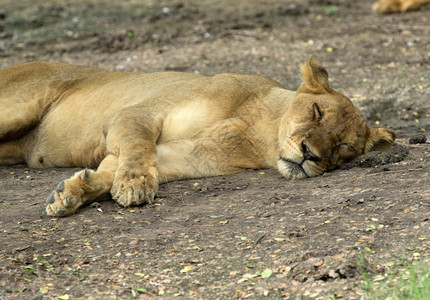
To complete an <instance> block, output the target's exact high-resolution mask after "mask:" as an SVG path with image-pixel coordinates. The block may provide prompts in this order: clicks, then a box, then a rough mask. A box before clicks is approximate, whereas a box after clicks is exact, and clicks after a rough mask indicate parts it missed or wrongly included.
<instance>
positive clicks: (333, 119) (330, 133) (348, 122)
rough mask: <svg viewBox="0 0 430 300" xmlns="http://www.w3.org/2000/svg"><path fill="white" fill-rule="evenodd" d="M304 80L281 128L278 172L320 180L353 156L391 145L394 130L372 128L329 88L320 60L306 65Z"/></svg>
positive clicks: (310, 61) (394, 136) (310, 60)
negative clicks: (321, 176) (326, 172)
mask: <svg viewBox="0 0 430 300" xmlns="http://www.w3.org/2000/svg"><path fill="white" fill-rule="evenodd" d="M302 77H303V78H302V79H303V82H302V84H301V85H300V87H299V89H298V90H297V92H296V94H295V96H294V98H293V100H292V102H291V104H290V106H289V108H288V110H287V112H286V113H285V115H284V116H283V118H282V120H281V126H280V129H279V145H280V155H279V160H278V169H279V171H280V172H281V174H282V175H283V176H285V177H287V178H289V179H300V178H305V177H312V176H317V175H321V174H322V173H324V172H325V171H327V170H331V169H334V168H336V167H338V166H339V165H341V164H342V163H344V162H347V161H349V160H351V159H353V158H354V157H357V156H360V155H362V154H364V153H367V152H369V151H384V150H387V149H388V148H390V147H391V146H392V144H393V142H394V140H395V138H396V135H395V133H394V131H392V130H390V129H386V128H376V129H375V128H369V127H368V126H367V125H366V123H365V121H364V119H363V117H362V116H361V115H360V113H359V112H358V110H357V109H356V108H355V107H354V104H352V102H351V100H350V99H348V98H347V97H345V96H344V95H342V94H340V93H338V92H336V91H335V90H333V89H331V88H330V87H329V84H328V73H327V71H326V70H325V69H324V68H323V67H322V66H321V65H320V62H319V60H318V58H317V57H316V56H312V57H311V58H310V59H309V60H308V61H307V62H306V63H305V64H304V65H303V66H302Z"/></svg>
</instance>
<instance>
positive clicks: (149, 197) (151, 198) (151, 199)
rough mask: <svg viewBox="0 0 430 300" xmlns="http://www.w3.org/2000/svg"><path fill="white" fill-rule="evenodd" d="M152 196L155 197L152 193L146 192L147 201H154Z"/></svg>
mask: <svg viewBox="0 0 430 300" xmlns="http://www.w3.org/2000/svg"><path fill="white" fill-rule="evenodd" d="M154 198H155V195H154V193H152V192H150V193H149V194H148V202H149V203H152V202H154Z"/></svg>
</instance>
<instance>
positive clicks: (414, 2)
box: [372, 0, 430, 14]
mask: <svg viewBox="0 0 430 300" xmlns="http://www.w3.org/2000/svg"><path fill="white" fill-rule="evenodd" d="M425 4H430V0H379V1H377V2H376V3H374V4H373V6H372V9H373V11H374V12H376V13H378V14H391V13H400V12H406V11H411V10H418V9H419V8H420V7H421V6H423V5H425Z"/></svg>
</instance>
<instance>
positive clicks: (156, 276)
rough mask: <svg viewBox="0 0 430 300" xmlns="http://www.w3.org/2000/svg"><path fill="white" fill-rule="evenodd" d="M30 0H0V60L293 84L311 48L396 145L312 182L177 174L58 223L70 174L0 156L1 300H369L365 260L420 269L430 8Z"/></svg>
mask: <svg viewBox="0 0 430 300" xmlns="http://www.w3.org/2000/svg"><path fill="white" fill-rule="evenodd" d="M34 3H35V2H34V1H16V0H14V1H10V0H0V67H2V68H4V67H7V66H11V65H15V64H19V63H23V62H26V61H31V60H51V61H62V62H69V63H77V64H83V65H91V66H98V67H102V68H105V69H109V70H118V71H141V72H150V71H163V70H175V71H185V72H200V73H202V74H207V75H211V74H215V73H219V72H239V73H253V74H262V75H267V76H269V77H271V78H274V79H276V80H278V81H280V82H281V83H282V84H284V85H285V86H287V87H288V88H290V89H296V88H297V87H298V85H299V83H300V79H299V74H298V65H299V64H300V63H301V62H303V61H304V60H305V59H306V58H307V57H308V56H309V55H310V54H317V55H318V56H319V58H320V60H321V61H322V62H323V64H324V65H325V66H326V67H327V69H328V71H329V73H330V79H331V84H332V87H334V88H335V89H337V90H338V91H340V92H342V93H344V94H345V95H348V96H349V97H350V98H351V99H352V100H353V101H354V103H355V104H356V105H357V107H358V108H359V109H360V111H361V112H362V113H363V115H364V116H365V117H366V119H367V121H368V123H369V124H370V125H372V126H378V125H383V126H389V127H391V128H393V129H395V130H396V132H397V134H398V140H397V144H396V146H395V147H393V149H392V150H390V151H389V152H387V153H370V154H368V155H365V156H364V157H361V158H358V159H356V160H354V161H352V162H351V163H349V164H347V165H345V166H343V167H342V168H340V169H338V170H335V171H333V172H330V173H327V174H324V175H323V176H320V177H316V178H311V179H306V180H301V181H286V180H285V179H284V178H282V177H281V176H280V175H279V174H278V173H277V172H276V171H275V170H249V171H247V172H245V173H241V174H236V175H232V176H221V177H215V178H208V179H201V180H200V179H199V180H189V181H181V182H171V183H168V184H164V185H162V186H161V187H160V192H159V194H158V199H157V202H156V203H155V204H153V205H147V206H142V207H133V208H131V209H130V208H128V209H125V208H121V207H119V206H118V205H117V204H115V203H113V202H112V201H103V202H99V203H94V204H92V205H91V206H87V207H84V208H82V209H80V210H79V211H78V212H77V213H76V214H75V215H72V216H70V217H66V218H50V217H48V216H46V214H45V210H44V204H45V199H46V197H47V196H48V195H49V193H50V192H51V190H53V189H54V188H55V186H56V185H57V183H58V182H60V181H61V180H63V179H65V178H67V177H69V176H71V175H72V174H73V173H74V172H76V171H77V169H75V170H72V169H48V170H35V169H29V168H27V167H26V166H24V165H20V166H13V167H0V245H1V246H0V299H9V298H17V299H58V298H59V299H127V298H142V299H146V298H157V297H159V298H161V299H172V298H178V297H179V298H181V297H182V298H185V299H261V298H264V297H267V298H269V299H280V298H286V299H297V298H298V299H363V298H362V296H364V297H366V293H365V290H364V288H363V278H362V275H361V274H360V271H361V270H365V271H366V272H367V273H369V274H371V275H372V276H375V278H381V277H382V278H383V277H384V274H386V273H389V272H390V270H392V269H393V268H394V267H395V265H397V264H398V263H399V262H400V261H404V260H406V261H414V260H416V261H421V262H424V263H429V261H430V251H429V250H430V244H429V241H430V187H429V183H430V179H429V168H430V144H429V143H428V142H423V140H422V137H423V136H427V137H429V135H428V131H429V130H430V122H429V120H430V101H429V100H430V84H429V82H430V7H425V8H423V9H422V10H421V11H417V12H410V13H406V14H398V15H388V16H376V15H374V14H372V13H371V5H372V1H370V0H364V1H352V0H351V1H347V0H339V1H333V0H310V1H308V2H305V1H281V0H277V1H275V0H262V1H257V0H238V1H234V3H235V4H233V2H232V1H228V0H219V1H211V0H202V1H200V0H190V1H184V0H183V1H179V0H162V1H155V0H154V1H137V0H128V1H116V2H112V1H105V0H87V1H83V0H77V1H54V0H47V1H43V2H37V3H41V4H34ZM0 117H1V112H0ZM420 135H421V136H420ZM410 138H413V140H412V141H411V142H413V143H410ZM416 142H421V143H416ZM378 276H379V277H378Z"/></svg>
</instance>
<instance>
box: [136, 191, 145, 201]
mask: <svg viewBox="0 0 430 300" xmlns="http://www.w3.org/2000/svg"><path fill="white" fill-rule="evenodd" d="M143 196H144V194H143V192H142V191H139V192H138V193H137V198H138V200H139V201H141V200H142V199H143Z"/></svg>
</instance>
